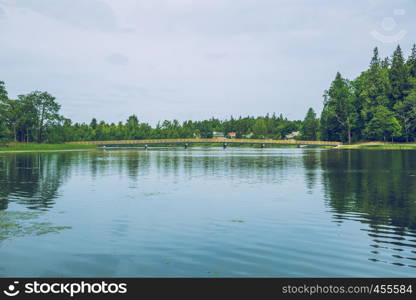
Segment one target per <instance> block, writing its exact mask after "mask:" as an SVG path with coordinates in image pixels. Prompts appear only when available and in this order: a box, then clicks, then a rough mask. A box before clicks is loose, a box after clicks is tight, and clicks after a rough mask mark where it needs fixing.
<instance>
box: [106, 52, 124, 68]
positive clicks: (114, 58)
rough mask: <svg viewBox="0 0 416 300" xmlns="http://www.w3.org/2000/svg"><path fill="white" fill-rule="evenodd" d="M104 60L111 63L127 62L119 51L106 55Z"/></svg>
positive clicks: (121, 63)
mask: <svg viewBox="0 0 416 300" xmlns="http://www.w3.org/2000/svg"><path fill="white" fill-rule="evenodd" d="M106 60H107V61H108V62H109V63H110V64H113V65H119V66H126V65H127V64H128V63H129V59H128V57H127V56H125V55H123V54H120V53H113V54H111V55H109V56H107V58H106Z"/></svg>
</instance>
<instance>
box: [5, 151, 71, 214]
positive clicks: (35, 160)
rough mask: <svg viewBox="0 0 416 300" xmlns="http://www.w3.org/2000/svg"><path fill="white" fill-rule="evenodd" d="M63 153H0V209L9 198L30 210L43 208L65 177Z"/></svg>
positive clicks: (65, 168)
mask: <svg viewBox="0 0 416 300" xmlns="http://www.w3.org/2000/svg"><path fill="white" fill-rule="evenodd" d="M69 159H70V156H68V155H67V154H42V153H36V154H34V153H31V154H24V153H20V154H6V155H2V156H0V183H1V189H0V210H5V209H7V208H8V204H9V202H10V201H13V202H17V203H20V204H23V205H25V206H26V207H27V208H30V209H38V210H39V209H43V210H47V209H49V208H51V207H52V206H53V204H54V203H55V202H54V201H55V199H56V198H57V197H58V189H59V187H60V185H61V183H62V181H63V180H64V179H65V178H66V177H67V173H68V166H69Z"/></svg>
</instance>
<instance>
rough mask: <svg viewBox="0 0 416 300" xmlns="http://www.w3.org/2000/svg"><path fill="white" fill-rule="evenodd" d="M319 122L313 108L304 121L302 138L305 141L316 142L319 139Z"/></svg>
mask: <svg viewBox="0 0 416 300" xmlns="http://www.w3.org/2000/svg"><path fill="white" fill-rule="evenodd" d="M318 131H319V120H318V119H317V118H316V113H315V111H314V110H313V108H309V110H308V112H307V113H306V116H305V119H304V120H303V124H302V129H301V137H302V139H303V140H309V141H316V140H317V139H318Z"/></svg>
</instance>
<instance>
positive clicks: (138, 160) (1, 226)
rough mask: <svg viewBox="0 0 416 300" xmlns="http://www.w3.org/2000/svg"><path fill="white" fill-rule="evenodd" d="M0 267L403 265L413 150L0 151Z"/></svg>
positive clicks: (413, 192) (323, 271)
mask: <svg viewBox="0 0 416 300" xmlns="http://www.w3.org/2000/svg"><path fill="white" fill-rule="evenodd" d="M0 257H1V260H0V276H67V277H77V276H78V277H80V276H117V277H122V276H132V277H140V276H146V277H148V276H162V277H167V276H198V277H204V276H208V277H227V276H233V277H235V276H251V277H253V276H261V277H263V276H274V277H276V276H277V277H287V276H290V277H298V276H302V277H305V276H307V277H308V276H314V277H315V276H316V277H322V276H364V277H367V276H375V277H402V276H406V277H407V276H411V277H414V276H416V152H414V151H360V150H355V151H337V150H329V151H328V150H314V149H244V148H240V149H227V150H225V151H224V150H222V149H218V148H217V149H192V150H181V149H177V150H172V149H171V150H164V151H157V150H152V151H138V150H109V151H97V152H61V153H33V154H27V153H21V154H4V153H3V154H0Z"/></svg>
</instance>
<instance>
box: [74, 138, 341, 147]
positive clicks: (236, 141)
mask: <svg viewBox="0 0 416 300" xmlns="http://www.w3.org/2000/svg"><path fill="white" fill-rule="evenodd" d="M193 143H206V144H210V143H227V144H269V145H270V144H281V145H316V146H319V145H322V146H338V145H342V143H341V142H327V141H300V140H270V139H227V138H206V139H203V138H194V139H146V140H110V141H81V142H67V143H66V144H84V145H103V146H104V145H152V144H153V145H154V144H193Z"/></svg>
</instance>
